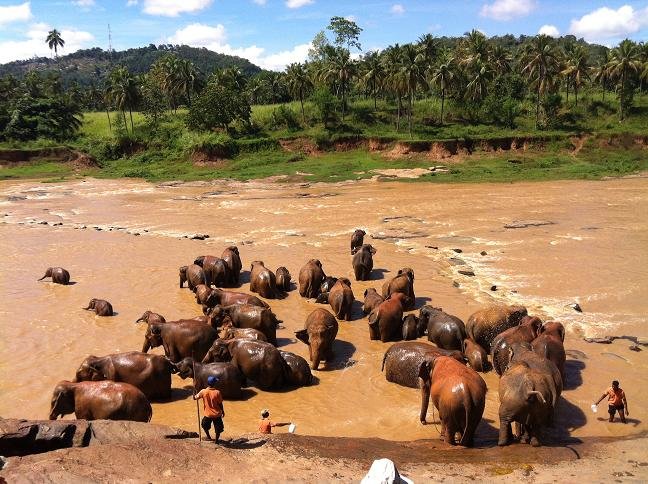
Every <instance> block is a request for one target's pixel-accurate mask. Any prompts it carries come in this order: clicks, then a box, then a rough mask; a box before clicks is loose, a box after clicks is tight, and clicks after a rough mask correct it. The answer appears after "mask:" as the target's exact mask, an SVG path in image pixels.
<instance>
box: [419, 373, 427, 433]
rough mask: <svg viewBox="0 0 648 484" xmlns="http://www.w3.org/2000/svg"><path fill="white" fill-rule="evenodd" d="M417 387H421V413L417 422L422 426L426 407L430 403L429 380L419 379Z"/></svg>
mask: <svg viewBox="0 0 648 484" xmlns="http://www.w3.org/2000/svg"><path fill="white" fill-rule="evenodd" d="M419 385H420V387H421V413H420V415H419V420H420V421H421V423H422V424H425V418H426V416H427V411H428V405H429V403H430V379H429V378H426V379H423V378H421V377H419Z"/></svg>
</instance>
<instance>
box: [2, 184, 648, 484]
mask: <svg viewBox="0 0 648 484" xmlns="http://www.w3.org/2000/svg"><path fill="white" fill-rule="evenodd" d="M647 188H648V180H647V179H644V178H637V179H617V180H608V181H600V182H585V181H565V182H551V183H539V184H538V183H519V184H512V185H509V184H507V185H501V184H479V185H421V184H408V183H398V182H388V183H376V182H375V181H360V182H344V183H335V184H286V183H282V184H277V183H272V182H270V181H267V180H266V181H256V182H247V183H241V182H233V181H213V182H194V183H164V184H160V185H154V184H150V183H146V182H141V181H133V180H114V181H113V180H95V179H84V180H79V181H71V182H65V183H50V184H39V183H34V182H3V183H2V184H0V216H1V217H2V218H1V219H0V220H1V221H2V223H1V224H0V252H1V253H2V254H10V255H11V256H10V257H2V258H0V270H2V273H3V274H11V275H12V277H11V278H9V277H7V278H2V280H0V294H2V298H0V318H1V319H2V326H1V327H2V345H3V351H2V353H1V356H0V375H1V377H0V390H1V391H2V393H3V395H5V398H4V399H3V400H2V401H1V402H0V415H2V416H3V417H5V418H7V417H16V418H44V417H45V416H46V415H47V412H48V408H49V399H50V392H51V390H52V388H53V387H54V385H55V384H56V382H57V381H59V380H61V379H65V378H71V377H72V376H73V374H74V371H75V370H76V368H77V366H78V365H79V363H80V362H81V360H82V359H83V358H84V357H85V356H87V355H88V354H95V355H102V354H108V353H112V352H119V351H131V350H136V349H139V348H140V347H141V343H142V340H143V328H140V327H137V326H136V325H135V324H134V321H135V320H136V319H137V317H139V316H140V315H141V314H142V312H143V311H144V310H147V309H151V310H154V311H157V312H159V313H161V314H163V315H164V316H165V317H166V318H167V319H176V318H179V317H191V316H194V315H196V314H197V313H198V308H197V306H196V305H195V302H194V301H193V296H192V295H191V294H190V292H189V291H188V290H187V289H183V290H181V289H179V288H178V283H177V282H178V281H177V267H179V266H180V265H184V264H186V263H187V262H188V261H191V260H193V258H195V257H196V256H197V255H200V254H205V253H214V254H220V252H221V251H222V248H223V247H224V246H227V245H230V244H236V245H238V246H239V249H240V251H241V255H242V258H243V263H244V269H248V268H249V263H250V261H252V260H256V259H260V260H264V262H265V263H266V266H268V267H271V268H272V269H274V268H276V267H278V266H280V265H284V266H286V267H287V268H288V269H289V270H290V272H291V274H293V277H296V274H297V273H298V271H299V268H300V267H301V265H303V263H304V262H305V261H307V260H308V259H310V258H312V257H318V258H320V259H321V260H322V263H323V265H324V269H325V271H326V272H327V274H333V275H336V276H347V277H350V276H351V275H352V269H351V261H350V256H349V255H348V239H349V237H350V234H351V232H352V231H353V229H355V228H363V229H364V230H366V231H367V233H368V234H369V235H368V236H367V238H366V241H367V242H370V243H372V244H373V245H374V246H375V247H376V248H377V250H378V252H377V254H376V256H375V271H374V275H373V278H372V280H371V281H367V282H354V283H353V285H352V289H353V291H354V294H355V296H356V299H358V300H361V299H362V294H363V292H364V290H365V289H366V288H368V287H379V286H380V285H381V284H382V282H383V280H384V279H386V278H389V277H391V274H392V273H394V272H395V271H397V270H398V269H399V268H400V267H405V266H410V267H413V268H414V270H415V272H416V281H415V289H416V294H417V296H419V298H418V301H417V302H418V304H417V305H418V306H420V305H421V304H424V303H428V304H429V303H432V304H434V305H435V306H440V307H443V308H444V310H446V311H448V312H450V313H452V314H456V315H457V316H459V317H461V318H462V319H466V318H467V317H468V316H469V315H470V314H471V313H472V312H473V311H474V310H476V309H477V308H479V307H481V306H482V305H484V304H487V303H489V302H494V301H497V302H504V303H516V304H520V303H521V304H524V305H526V306H527V307H528V309H529V312H530V313H532V314H538V315H540V316H541V317H543V318H546V319H558V320H560V321H562V322H563V323H564V324H565V325H566V327H567V331H568V335H567V338H566V341H565V347H566V349H567V354H568V361H567V380H566V385H565V392H564V393H563V398H562V399H561V401H560V404H559V407H558V421H557V425H556V428H555V429H553V430H552V431H551V432H550V440H551V442H553V443H554V445H558V446H564V445H571V443H578V442H579V441H583V442H589V441H595V440H597V439H603V441H605V439H607V438H640V437H641V435H642V433H643V432H645V431H646V430H647V427H646V424H645V422H646V419H647V418H648V411H646V410H645V409H644V408H642V407H641V403H640V402H641V401H642V400H643V399H644V398H645V397H646V392H647V391H648V390H647V389H648V376H646V375H648V372H646V366H647V362H646V356H645V355H646V354H647V353H646V350H645V349H644V351H642V352H635V351H632V350H630V349H629V347H630V346H631V345H632V343H631V342H630V341H628V340H625V339H617V340H615V341H614V342H612V343H611V344H610V345H598V344H589V343H586V342H585V341H583V339H582V338H583V337H584V336H594V337H596V336H606V335H614V336H624V335H630V336H645V335H646V333H647V331H646V326H645V314H646V313H647V312H648V309H647V308H646V306H645V304H646V300H645V298H643V297H642V296H641V295H642V294H646V292H647V291H648V274H647V273H646V271H645V268H646V267H648V260H647V259H646V257H648V254H646V252H645V247H646V246H648V220H647V219H646V217H645V213H648V195H647V193H648V190H647ZM603 207H604V209H603ZM507 226H508V227H507ZM195 235H200V236H202V237H201V238H202V239H203V240H199V239H197V238H194V236H195ZM205 235H208V237H204V236H205ZM482 253H485V254H482ZM49 265H60V266H63V267H66V268H68V269H69V270H70V272H71V274H72V280H73V281H74V282H76V284H74V285H72V286H53V285H51V284H47V283H37V282H36V281H35V279H37V278H38V277H40V276H41V275H42V271H43V270H44V268H45V267H47V266H49ZM17 268H18V269H17ZM468 268H469V269H470V272H472V273H473V274H474V275H466V274H462V273H460V272H459V271H460V270H461V271H464V272H468V271H467V269H468ZM244 280H245V279H244ZM493 286H495V287H496V290H491V288H492V287H493ZM241 290H243V291H247V290H248V285H247V284H244V285H243V286H242V288H241ZM92 297H99V298H104V299H107V300H109V301H111V302H112V303H113V306H114V308H115V310H116V311H117V313H118V314H117V316H115V317H114V318H99V317H96V316H94V315H92V314H90V313H87V312H84V311H81V310H80V309H79V308H80V307H82V306H83V305H84V304H85V303H87V301H88V300H89V299H90V298H92ZM269 302H270V304H271V306H272V309H273V311H274V312H275V313H276V314H277V315H278V317H279V319H282V320H283V321H284V322H285V324H284V325H285V328H284V329H281V330H280V331H279V332H278V337H279V344H280V346H281V347H282V349H286V350H288V351H292V352H295V353H297V354H300V355H302V356H306V355H307V347H306V346H305V345H303V344H302V343H300V342H299V341H296V340H295V339H294V334H293V333H294V331H296V330H298V329H300V328H301V327H302V325H303V321H304V320H305V318H306V316H307V315H308V314H309V312H310V311H312V310H313V309H314V308H315V307H318V306H316V305H315V304H313V303H312V302H309V301H306V300H304V299H301V298H299V296H298V294H297V293H296V291H294V292H291V293H290V295H289V296H288V297H287V298H286V299H283V300H273V301H269ZM574 303H578V304H579V305H580V306H581V308H582V310H583V312H582V313H579V312H577V311H575V310H574V309H573V308H572V307H571V305H572V304H574ZM388 346H389V345H388V344H382V343H380V342H375V341H370V340H369V338H368V331H367V325H366V319H363V318H362V317H361V313H360V311H359V306H355V307H354V317H353V321H352V322H350V323H341V325H340V332H339V333H338V341H337V342H336V346H335V347H334V351H335V359H334V361H333V363H332V364H331V365H330V367H328V368H327V369H326V370H323V371H319V372H317V375H316V376H317V379H318V383H317V384H316V385H314V386H311V387H305V388H300V389H297V390H294V391H291V392H288V393H284V392H263V391H259V390H256V389H254V390H250V394H249V398H247V399H246V400H243V401H236V402H226V408H227V415H228V416H227V421H226V432H225V434H224V437H226V438H230V439H236V438H238V437H239V436H241V435H245V434H247V433H249V432H251V431H253V430H254V429H255V428H256V422H257V418H258V412H259V410H260V409H261V408H271V409H272V413H273V416H274V417H275V418H277V419H278V420H284V419H287V420H291V421H294V422H296V423H297V424H298V433H299V434H300V435H301V436H311V437H313V438H314V437H346V438H351V439H366V438H381V439H386V440H388V441H392V442H397V441H400V442H405V441H414V440H418V439H436V433H435V431H434V428H433V426H421V425H420V424H419V423H418V419H417V416H418V408H419V400H420V396H419V393H418V391H417V390H414V389H409V388H402V387H398V386H397V385H394V384H391V383H387V382H386V381H385V379H384V375H382V373H381V372H380V362H381V360H382V355H383V353H384V351H385V350H386V349H387V347H388ZM159 350H160V349H159V348H158V349H157V350H155V351H156V352H157V351H159ZM39 362H40V363H39ZM42 362H47V364H44V363H42ZM16 375H21V377H20V378H17V377H16ZM484 378H485V380H486V382H487V385H488V387H489V392H488V395H487V403H486V411H485V413H484V421H483V423H482V425H481V426H480V428H479V429H478V432H477V436H476V439H477V445H478V446H479V447H481V448H484V449H487V451H488V453H487V454H486V455H491V454H490V452H492V453H496V452H497V451H498V449H496V448H494V444H495V440H496V429H497V426H498V417H497V408H498V399H497V376H496V375H494V374H493V373H492V372H491V373H487V374H485V375H484ZM614 378H616V379H619V380H621V386H622V387H623V388H624V389H625V390H626V392H627V394H628V401H629V406H630V410H631V415H630V416H631V419H630V420H629V423H628V424H626V425H621V424H618V423H614V424H608V423H607V422H606V421H605V418H604V417H605V415H603V414H604V412H603V411H601V412H599V413H598V414H592V413H591V410H590V409H589V406H590V404H591V403H592V402H593V401H594V400H596V399H597V398H598V396H600V394H601V392H602V391H603V390H604V389H605V388H606V387H607V386H608V385H609V382H610V381H611V380H612V379H614ZM25 381H30V382H32V384H31V385H25V383H24V382H25ZM34 382H35V383H34ZM34 385H36V386H37V390H38V391H37V392H36V393H35V392H34ZM173 388H174V391H173V398H172V401H171V402H164V403H155V404H154V405H153V408H154V412H153V422H154V423H160V424H165V425H174V426H178V427H182V428H186V429H191V428H193V427H194V426H195V405H194V404H193V402H191V400H190V399H189V393H190V390H189V389H188V388H190V380H187V381H183V380H181V379H179V378H178V377H177V376H174V377H173ZM601 408H602V407H601ZM349 409H354V410H353V411H350V410H349ZM601 419H603V420H601ZM322 442H328V444H322V448H324V447H326V445H330V442H331V441H330V440H322ZM636 442H637V445H640V446H642V448H643V449H645V441H644V440H637V441H636ZM183 445H184V444H183ZM309 445H310V444H309ZM394 445H400V444H394ZM437 445H438V444H437ZM606 445H607V444H606ZM614 445H615V446H616V444H614ZM620 445H621V444H620ZM623 445H625V444H623ZM334 447H335V446H334ZM514 447H516V448H520V449H521V450H520V452H522V453H526V454H527V455H529V456H531V455H532V454H533V453H534V452H535V451H532V450H531V449H530V448H528V447H525V446H514ZM631 447H632V446H628V448H631ZM613 448H614V449H619V450H618V452H621V450H626V448H625V447H618V448H617V447H613ZM633 450H634V448H633ZM169 452H170V450H169ZM449 452H450V451H449ZM451 452H456V453H461V452H463V451H462V450H461V449H456V450H455V449H452V450H451ZM466 455H468V454H466ZM619 455H620V454H619ZM269 457H272V456H269ZM371 457H372V458H373V457H378V456H371ZM70 458H71V459H74V457H70ZM367 458H368V457H367ZM610 458H614V457H613V456H610ZM635 460H636V459H635ZM77 461H78V460H77ZM269 461H270V462H272V463H273V464H272V465H271V467H273V469H275V470H276V472H280V471H281V466H279V465H278V464H276V463H275V460H272V459H269ZM599 462H600V461H599V460H598V458H595V459H592V462H591V463H592V465H598V463H599ZM615 462H616V463H617V464H619V465H620V464H621V463H623V464H624V465H625V464H627V462H626V461H625V460H622V458H621V457H619V458H618V459H617V460H616V461H615ZM397 464H398V462H397ZM628 465H630V464H628ZM275 466H276V467H275ZM482 467H483V466H482ZM315 468H316V466H313V467H312V469H315ZM329 468H330V466H329ZM367 468H368V467H367ZM423 468H424V469H428V467H427V465H424V467H423ZM476 468H479V466H476ZM291 469H292V467H291ZM284 470H285V469H284ZM360 470H361V469H360V467H357V469H356V471H354V472H356V473H355V474H353V476H354V478H355V477H357V475H359V474H358V473H359V472H360ZM255 472H257V476H258V469H255ZM273 472H274V471H273ZM304 472H305V471H304ZM322 472H324V471H323V470H322ZM364 472H366V468H364ZM412 472H414V475H416V471H412ZM421 472H422V473H421V474H420V477H425V476H426V474H425V473H424V472H427V471H425V470H422V471H421ZM521 472H522V471H521ZM610 472H612V471H610ZM628 472H634V471H632V470H631V469H630V468H628ZM277 475H278V474H277ZM406 475H408V474H406ZM460 475H461V476H464V477H466V476H467V475H464V474H460ZM606 475H607V474H606ZM310 476H311V474H308V473H304V474H298V475H297V478H298V479H302V480H308V478H309V477H310ZM321 477H322V479H330V478H332V476H329V475H328V474H322V475H321ZM241 480H245V479H241Z"/></svg>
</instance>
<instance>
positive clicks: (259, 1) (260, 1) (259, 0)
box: [252, 0, 268, 5]
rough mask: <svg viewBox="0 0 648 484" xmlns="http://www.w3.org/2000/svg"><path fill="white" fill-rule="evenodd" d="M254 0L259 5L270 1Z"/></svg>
mask: <svg viewBox="0 0 648 484" xmlns="http://www.w3.org/2000/svg"><path fill="white" fill-rule="evenodd" d="M252 1H253V2H254V3H256V4H257V5H265V4H266V3H268V0H252Z"/></svg>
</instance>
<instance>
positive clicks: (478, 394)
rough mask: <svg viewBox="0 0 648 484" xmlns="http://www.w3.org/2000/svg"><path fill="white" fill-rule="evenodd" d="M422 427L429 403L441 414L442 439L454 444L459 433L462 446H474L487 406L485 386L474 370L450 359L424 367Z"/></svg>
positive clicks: (439, 358) (442, 357) (422, 372)
mask: <svg viewBox="0 0 648 484" xmlns="http://www.w3.org/2000/svg"><path fill="white" fill-rule="evenodd" d="M419 377H420V378H421V380H422V385H421V415H420V419H421V423H425V417H426V414H427V409H428V403H429V401H430V399H432V403H433V405H434V406H435V407H436V408H437V410H438V411H439V419H440V420H441V438H445V441H446V442H447V443H448V444H450V445H454V444H455V434H456V433H460V434H461V439H460V440H459V443H460V444H461V445H465V446H469V447H470V446H472V444H473V437H474V436H475V430H477V425H479V422H480V421H481V418H482V415H483V414H484V407H485V405H486V392H487V391H488V389H487V388H486V382H485V381H484V380H483V379H482V377H481V376H479V375H478V374H477V372H475V370H473V369H471V368H468V367H467V366H465V365H464V364H462V363H459V362H458V361H456V360H454V359H452V358H449V357H447V356H439V357H438V358H435V359H433V360H431V361H424V362H423V363H421V367H420V369H419Z"/></svg>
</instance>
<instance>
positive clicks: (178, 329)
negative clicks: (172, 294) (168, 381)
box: [142, 319, 218, 363]
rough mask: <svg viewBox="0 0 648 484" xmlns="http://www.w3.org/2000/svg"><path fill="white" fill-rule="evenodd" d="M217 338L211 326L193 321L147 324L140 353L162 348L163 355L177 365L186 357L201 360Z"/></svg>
mask: <svg viewBox="0 0 648 484" xmlns="http://www.w3.org/2000/svg"><path fill="white" fill-rule="evenodd" d="M216 338H218V332H217V331H216V330H215V329H214V328H212V327H211V326H209V325H207V324H205V323H204V322H201V321H196V320H195V319H182V320H180V321H169V322H167V323H150V322H149V323H148V327H147V328H146V334H145V335H144V345H143V347H142V352H143V353H146V352H147V351H148V350H149V348H156V347H158V346H163V347H164V354H165V355H166V356H167V357H168V358H169V359H170V360H171V361H172V362H173V363H177V362H178V361H180V360H181V359H183V358H186V357H187V356H191V357H192V358H195V359H196V360H197V359H202V358H203V357H204V356H205V354H206V353H207V351H209V348H210V347H211V345H212V343H213V342H214V341H215V340H216Z"/></svg>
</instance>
